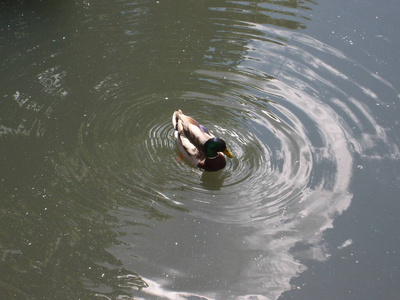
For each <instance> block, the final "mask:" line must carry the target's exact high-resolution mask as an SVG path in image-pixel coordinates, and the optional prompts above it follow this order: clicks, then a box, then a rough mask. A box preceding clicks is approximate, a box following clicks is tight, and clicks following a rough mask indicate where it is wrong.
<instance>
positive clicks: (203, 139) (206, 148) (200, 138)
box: [172, 109, 233, 171]
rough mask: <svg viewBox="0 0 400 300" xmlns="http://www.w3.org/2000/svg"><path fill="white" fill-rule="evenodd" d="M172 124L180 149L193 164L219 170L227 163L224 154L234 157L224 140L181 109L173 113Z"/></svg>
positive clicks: (206, 168)
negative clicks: (212, 133)
mask: <svg viewBox="0 0 400 300" xmlns="http://www.w3.org/2000/svg"><path fill="white" fill-rule="evenodd" d="M172 124H173V126H174V128H175V132H174V135H175V138H176V141H177V144H178V148H179V151H180V153H181V154H182V155H183V156H184V157H185V158H186V159H187V160H188V161H189V162H190V163H191V164H192V165H194V166H196V167H199V168H201V169H203V170H205V171H218V170H221V169H222V168H224V167H225V165H226V160H225V156H224V155H223V154H225V155H226V156H227V157H229V158H232V157H233V155H232V153H231V152H230V151H229V150H228V148H227V147H226V144H225V141H224V140H222V139H220V138H218V137H214V136H213V135H211V134H210V133H209V132H208V130H207V129H206V128H204V126H202V125H200V124H199V123H198V122H197V121H196V120H194V119H193V118H191V117H189V116H186V115H184V114H183V113H182V111H181V110H180V109H179V110H177V111H175V112H174V114H173V115H172ZM222 153H223V154H222Z"/></svg>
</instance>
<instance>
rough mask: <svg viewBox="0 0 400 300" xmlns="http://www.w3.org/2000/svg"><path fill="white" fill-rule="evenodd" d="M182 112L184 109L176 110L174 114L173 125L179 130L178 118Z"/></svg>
mask: <svg viewBox="0 0 400 300" xmlns="http://www.w3.org/2000/svg"><path fill="white" fill-rule="evenodd" d="M180 114H182V111H181V110H180V109H178V110H176V111H174V113H173V115H172V125H173V126H174V128H175V130H178V127H177V124H178V118H179V115H180Z"/></svg>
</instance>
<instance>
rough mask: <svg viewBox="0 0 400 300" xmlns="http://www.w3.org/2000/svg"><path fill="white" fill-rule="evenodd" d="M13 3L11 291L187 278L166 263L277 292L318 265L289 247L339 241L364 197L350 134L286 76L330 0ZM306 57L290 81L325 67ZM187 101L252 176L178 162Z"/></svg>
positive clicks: (88, 291)
mask: <svg viewBox="0 0 400 300" xmlns="http://www.w3.org/2000/svg"><path fill="white" fill-rule="evenodd" d="M10 3H11V2H2V3H1V4H0V11H1V12H0V16H1V18H0V20H1V21H0V22H1V26H2V28H3V29H4V31H5V33H6V37H5V39H4V41H5V42H6V43H3V45H2V46H0V47H1V50H3V51H5V53H6V54H5V59H3V61H2V65H1V66H2V70H5V71H6V73H7V76H8V77H7V78H2V84H4V87H3V90H2V93H3V94H2V95H1V96H2V98H1V100H0V117H1V118H0V149H1V153H2V167H1V169H0V186H1V191H0V196H1V198H2V199H3V200H2V201H1V203H0V206H1V212H0V225H1V226H0V228H1V229H0V256H1V258H2V259H1V262H0V274H1V275H0V276H1V277H0V296H4V297H6V296H7V297H21V298H24V297H25V298H29V297H31V298H65V297H66V298H82V297H83V298H85V297H94V296H97V297H99V298H101V297H106V296H107V297H114V298H115V297H117V296H121V295H130V296H133V295H137V294H138V295H140V296H142V295H145V296H144V297H146V296H149V295H151V296H154V297H157V296H161V295H159V294H157V293H161V294H162V295H163V296H164V297H167V298H170V299H175V298H177V297H179V296H181V295H184V293H183V294H180V293H176V292H172V291H171V292H169V291H168V290H167V289H165V290H163V286H162V283H163V282H164V281H163V280H162V278H161V276H162V275H161V274H162V273H163V272H164V273H163V274H164V275H165V274H167V275H169V274H174V276H176V278H177V279H176V280H177V282H176V290H183V291H185V290H193V291H199V293H200V294H201V293H202V289H203V290H204V291H206V292H205V294H207V295H208V294H210V295H211V296H210V297H211V298H212V297H215V295H216V294H217V295H220V299H228V298H229V297H233V296H234V295H242V294H243V293H248V294H250V292H249V290H253V289H254V293H255V294H256V293H259V294H260V295H261V294H263V293H267V292H265V291H266V290H268V296H269V297H272V298H277V297H279V295H280V293H281V292H282V289H283V290H284V289H290V284H289V280H290V278H291V277H293V276H295V275H296V274H297V273H299V272H301V271H302V270H303V268H304V267H303V266H302V265H301V264H300V263H299V262H298V261H296V260H294V259H293V256H291V255H290V253H288V251H289V250H288V249H289V248H291V247H294V246H296V247H297V248H296V247H295V248H294V250H293V251H294V252H296V249H299V250H298V251H299V252H301V251H303V252H306V254H305V256H307V255H310V256H312V255H311V254H309V253H311V252H313V251H315V252H318V253H317V254H318V255H320V256H323V255H324V254H323V251H321V249H320V248H321V247H318V246H315V244H318V245H320V240H319V237H320V234H317V233H315V232H314V231H319V232H320V231H323V230H324V228H328V227H329V226H332V222H333V221H332V220H333V217H334V216H335V215H336V214H340V213H341V212H342V211H343V210H344V209H346V208H347V206H348V205H349V202H350V198H351V195H350V194H348V195H344V196H343V195H342V194H341V193H343V191H346V192H347V188H348V183H349V178H350V177H351V174H350V171H349V168H351V165H352V159H351V157H350V156H349V155H348V151H347V150H348V148H349V145H348V144H346V143H345V142H343V140H344V138H343V135H344V134H343V130H342V128H341V127H340V126H336V125H332V127H329V128H327V129H326V128H324V129H326V130H327V132H322V133H321V132H319V129H318V128H322V127H323V126H322V125H321V124H323V123H324V122H326V123H329V124H330V122H332V123H333V124H335V123H334V121H332V120H333V119H334V116H332V115H334V112H335V110H334V109H332V110H328V111H324V110H323V109H321V108H318V106H316V105H315V103H314V100H315V99H314V98H313V97H310V94H311V95H313V93H316V92H315V91H314V90H313V89H312V88H310V90H311V91H309V90H308V87H305V88H304V87H303V86H301V84H304V83H305V82H306V81H304V82H294V84H293V86H295V87H294V88H292V87H290V86H288V85H286V84H283V83H281V82H279V80H277V79H276V76H278V75H280V74H282V72H283V71H284V66H285V64H286V65H288V64H290V62H291V60H290V58H293V57H296V55H298V56H299V57H300V58H301V59H303V58H304V59H305V60H307V58H310V57H307V56H306V54H304V53H303V52H301V53H302V54H301V55H303V56H301V55H300V54H299V52H300V51H299V49H296V48H294V47H292V48H288V47H287V43H288V41H289V40H291V39H293V40H294V41H295V43H296V42H297V43H301V40H300V39H298V40H296V38H294V37H293V36H292V33H293V32H296V30H301V29H304V28H305V27H306V25H305V22H306V21H309V20H310V18H309V17H308V16H307V15H308V11H310V10H311V9H312V6H313V5H316V3H315V2H314V1H263V2H258V1H255V2H231V1H136V2H129V1H112V2H110V1H93V2H92V1H73V2H67V1H43V2H41V3H40V4H39V3H36V2H35V3H36V4H33V2H30V1H23V0H20V1H17V2H13V3H12V4H10ZM66 12H68V13H66ZM266 26H271V29H270V30H265V27H266ZM309 42H311V40H309ZM266 45H268V46H269V47H271V49H272V50H271V53H269V52H268V53H267V52H266V51H265V52H263V51H264V50H265V49H264V47H265V46H266ZM296 51H298V52H296ZM281 52H285V55H286V57H285V56H282V55H280V53H281ZM268 58H271V59H272V58H274V61H273V62H271V64H266V60H267V59H268ZM311 58H312V57H311ZM311 63H313V61H312V62H311ZM299 65H300V64H299ZM300 67H302V66H299V68H291V69H290V71H289V72H288V74H286V75H288V76H287V77H288V78H289V79H288V80H289V81H290V80H291V78H293V77H296V74H293V73H295V72H299V73H301V72H302V71H304V72H308V71H310V69H308V68H303V69H301V68H300ZM3 74H4V72H3ZM291 76H293V77H291ZM301 76H302V74H301V75H299V76H298V77H301ZM294 81H295V80H294ZM321 82H324V83H325V81H324V80H323V79H321ZM22 83H23V84H22ZM296 85H298V86H296ZM327 85H328V86H329V84H327ZM329 87H330V86H329ZM296 88H298V89H299V90H300V91H297V90H296ZM306 91H307V92H309V94H307V93H306ZM310 98H312V101H309V99H310ZM296 101H297V103H295V102H296ZM277 103H283V104H279V105H278V104H277ZM246 107H247V108H248V109H246ZM177 108H182V109H183V111H184V112H186V111H188V112H198V114H199V115H198V117H201V119H202V120H204V122H205V125H206V124H207V126H208V124H211V128H209V129H211V130H212V131H214V132H218V133H219V134H222V135H223V136H224V137H229V138H230V140H231V145H232V150H233V152H234V153H235V156H236V158H235V159H234V160H233V161H232V162H230V163H229V164H230V165H228V169H230V170H232V173H233V171H234V172H236V174H238V175H237V176H236V177H234V176H233V175H232V174H231V173H229V172H225V171H222V172H217V173H201V172H198V171H197V170H191V169H190V168H189V167H188V166H187V165H186V164H177V163H176V149H175V146H174V141H173V140H172V138H171V133H172V127H171V124H170V117H171V114H172V111H173V110H175V109H177ZM304 111H307V112H309V114H308V115H306V114H305V113H304ZM303 114H304V115H303ZM316 116H318V118H317V117H316ZM301 118H302V119H303V120H305V121H304V123H302V122H301V120H300V119H301ZM213 124H215V125H213ZM239 125H240V126H239ZM239 127H240V128H239ZM294 128H296V130H295V129H294ZM316 128H317V129H316ZM307 134H308V135H309V140H308V139H306V138H304V137H305V136H307ZM335 139H336V140H337V141H338V143H337V144H334V143H333V142H332V141H334V140H335ZM265 141H268V146H267V145H266V144H267V142H265ZM354 145H355V146H356V142H354ZM339 156H340V159H342V160H343V161H344V162H343V161H340V159H338V157H339ZM346 160H347V161H346ZM346 164H347V166H346ZM315 166H318V168H315ZM337 174H340V176H342V177H341V178H336V177H335V176H337ZM340 176H339V177H340ZM243 186H244V187H245V188H243ZM335 189H337V190H339V192H338V194H337V195H336V194H335V193H336V190H335ZM315 191H317V192H318V194H317V193H315ZM341 196H343V197H342V198H341V199H344V200H343V201H339V200H338V198H340V197H341ZM320 198H321V199H331V203H330V205H331V209H325V207H326V205H325V206H324V205H323V204H324V203H322V204H319V203H318V201H317V200H319V199H320ZM282 199H285V201H282ZM325 201H330V200H325ZM335 201H336V202H335ZM293 202H296V205H291V204H292V203H293ZM297 202H298V204H297ZM325 204H326V203H325ZM307 217H308V218H307ZM199 220H200V221H199ZM213 222H214V223H213ZM253 222H254V224H252V223H253ZM177 224H178V225H177ZM213 224H214V225H213ZM315 224H317V225H315ZM174 226H175V227H174ZM213 226H215V228H213ZM235 226H237V228H236V230H237V231H236V232H234V233H233V230H232V228H235ZM277 227H279V228H281V229H280V230H278V229H276V228H277ZM168 228H169V229H170V230H168ZM199 228H201V229H204V232H208V235H205V234H204V236H202V234H203V233H202V232H200V231H196V230H199ZM302 229H303V231H302ZM185 230H187V231H185ZM188 232H190V233H192V232H195V233H196V234H194V235H193V237H192V235H190V237H188V236H187V233H188ZM219 232H221V235H219ZM299 232H300V233H299ZM222 233H225V236H224V237H222V235H223V234H222ZM182 236H184V237H187V240H182V241H181V240H179V242H175V243H172V240H173V239H175V238H177V239H179V238H180V237H182ZM238 236H239V237H240V241H239V239H238ZM304 240H308V241H309V242H310V244H305V243H304V244H302V242H303V241H304ZM164 241H165V243H164ZM225 242H226V244H227V245H228V246H226V245H225V244H224V243H225ZM313 242H315V243H313ZM180 244H183V245H184V246H186V247H187V248H185V247H183V248H179V249H176V250H171V249H175V248H171V247H174V246H176V245H180ZM212 245H215V247H214V248H213V247H212ZM227 247H231V252H229V253H227V254H226V253H225V248H227ZM118 249H119V250H118ZM121 249H122V250H121ZM163 249H167V250H165V251H164V252H163V251H162V250H163ZM304 249H305V250H304ZM118 251H121V252H123V253H118ZM200 251H204V253H205V254H203V253H200ZM213 251H216V252H217V253H214V257H207V254H208V253H213ZM116 253H118V254H116ZM127 253H128V254H127ZM188 253H191V254H192V255H193V257H194V258H193V260H192V259H191V258H188V257H187V256H188ZM265 253H267V254H265ZM225 255H226V257H227V258H225ZM210 256H211V254H210ZM162 258H164V259H162ZM219 258H220V259H219ZM241 259H242V260H241ZM152 260H154V262H153V261H152ZM175 260H176V261H175ZM249 261H250V263H248V264H247V265H246V266H243V265H242V264H241V263H243V264H244V263H247V262H249ZM271 261H272V263H270V262H271ZM232 262H234V263H232ZM168 263H170V264H168ZM212 264H215V265H216V266H217V267H219V268H216V269H215V270H214V268H211V267H210V265H212ZM186 266H189V267H190V268H192V269H193V270H187V273H184V272H182V271H181V270H186V269H185V268H186ZM196 268H197V269H196ZM211 269H212V270H211ZM148 270H150V271H148ZM160 270H163V271H160ZM165 270H168V271H165ZM238 270H240V271H238ZM151 272H153V274H151ZM168 272H169V273H168ZM196 272H198V273H196ZM265 272H269V274H266V275H265V274H263V273H265ZM142 273H146V274H145V275H146V276H145V275H143V274H142ZM278 273H279V276H278V275H277V274H278ZM154 274H155V275H154ZM198 274H200V275H198ZM201 274H205V275H204V276H201ZM151 275H153V276H151ZM167 275H165V277H167ZM196 276H197V277H196ZM240 276H243V277H245V278H246V280H248V281H246V280H243V281H241V277H240ZM150 277H151V278H150ZM171 277H172V276H171ZM147 278H148V279H147ZM159 278H161V279H160V280H159V281H157V280H156V279H159ZM174 278H175V277H174ZM187 278H192V279H193V278H194V281H193V282H195V283H193V282H188V281H189V280H187ZM213 278H219V279H218V280H214V281H213ZM196 280H197V281H196ZM219 280H220V281H219ZM166 282H167V283H166V284H165V285H167V286H168V285H169V288H170V290H173V287H174V283H170V282H169V281H166ZM210 282H211V283H210ZM185 284H186V285H185ZM195 285H196V286H195ZM231 285H232V286H234V287H232V290H231ZM171 286H172V287H171ZM147 287H150V288H149V289H148V292H146V288H147ZM213 289H215V291H216V292H215V291H214V290H213ZM159 290H161V291H162V292H157V291H159ZM220 290H221V291H222V292H220V293H219V291H220ZM142 292H143V293H142ZM191 296H192V297H193V299H200V298H201V299H204V298H205V297H206V296H204V297H203V296H196V293H193V294H191ZM121 297H122V296H121ZM187 297H190V295H189V296H187ZM196 297H197V298H196ZM224 297H226V298H224ZM188 299H189V298H188ZM260 299H262V296H260Z"/></svg>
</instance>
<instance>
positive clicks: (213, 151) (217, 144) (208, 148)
mask: <svg viewBox="0 0 400 300" xmlns="http://www.w3.org/2000/svg"><path fill="white" fill-rule="evenodd" d="M204 152H205V154H206V157H207V158H215V157H217V156H218V152H222V153H224V154H225V155H226V156H228V157H229V158H232V157H233V154H232V153H231V151H229V150H228V148H227V147H226V143H225V141H224V140H222V139H220V138H217V137H213V138H211V139H209V140H208V141H207V142H206V143H205V144H204Z"/></svg>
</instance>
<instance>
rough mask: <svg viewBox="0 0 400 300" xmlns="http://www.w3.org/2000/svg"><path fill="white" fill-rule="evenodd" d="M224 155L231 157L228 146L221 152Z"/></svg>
mask: <svg viewBox="0 0 400 300" xmlns="http://www.w3.org/2000/svg"><path fill="white" fill-rule="evenodd" d="M223 153H224V154H225V155H226V156H228V157H229V158H233V154H232V152H231V151H229V149H228V148H226V149H225V150H224V152H223Z"/></svg>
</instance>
